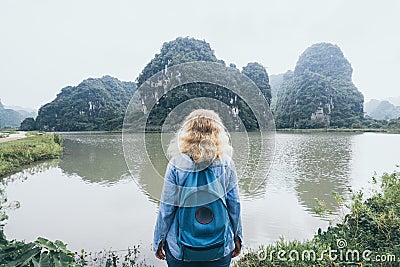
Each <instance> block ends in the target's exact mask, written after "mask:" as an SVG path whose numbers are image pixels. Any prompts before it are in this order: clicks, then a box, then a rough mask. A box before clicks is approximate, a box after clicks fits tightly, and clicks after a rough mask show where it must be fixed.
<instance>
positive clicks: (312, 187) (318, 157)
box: [293, 133, 354, 211]
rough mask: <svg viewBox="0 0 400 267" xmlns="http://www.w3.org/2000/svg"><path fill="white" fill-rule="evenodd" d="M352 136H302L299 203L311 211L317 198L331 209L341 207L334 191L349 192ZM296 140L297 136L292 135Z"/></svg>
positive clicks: (299, 140)
mask: <svg viewBox="0 0 400 267" xmlns="http://www.w3.org/2000/svg"><path fill="white" fill-rule="evenodd" d="M352 136H354V135H352V134H343V133H327V134H302V135H298V136H297V138H294V141H296V153H295V155H296V158H295V165H294V171H295V173H296V174H297V179H296V186H295V188H296V191H297V194H298V196H299V199H300V202H301V203H302V204H303V205H304V206H305V207H307V209H309V210H311V209H312V208H313V207H315V206H316V201H315V199H319V200H322V201H323V202H324V203H325V204H326V207H327V208H328V209H329V210H333V211H335V210H337V209H338V208H339V206H338V203H337V201H336V199H335V198H334V196H333V192H336V193H338V194H339V195H340V196H343V194H344V193H345V192H346V191H345V189H346V188H347V187H348V186H349V183H350V173H351V164H350V161H351V156H352V153H351V138H352ZM293 137H294V136H293Z"/></svg>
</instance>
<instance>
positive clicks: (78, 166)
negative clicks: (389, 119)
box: [59, 132, 353, 210]
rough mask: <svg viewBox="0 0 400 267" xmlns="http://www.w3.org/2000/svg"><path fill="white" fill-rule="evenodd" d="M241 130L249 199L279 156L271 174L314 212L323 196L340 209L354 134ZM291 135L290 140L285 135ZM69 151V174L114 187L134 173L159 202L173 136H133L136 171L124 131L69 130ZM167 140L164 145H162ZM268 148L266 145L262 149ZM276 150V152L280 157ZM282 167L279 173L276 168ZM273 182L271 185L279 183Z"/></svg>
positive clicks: (243, 187)
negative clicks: (125, 146) (125, 150)
mask: <svg viewBox="0 0 400 267" xmlns="http://www.w3.org/2000/svg"><path fill="white" fill-rule="evenodd" d="M279 135H280V138H279V139H278V143H277V144H276V147H277V150H276V151H275V150H274V148H275V138H274V135H268V133H267V134H264V135H263V136H261V135H260V134H259V133H257V132H250V133H246V132H235V133H232V136H231V140H232V145H233V148H234V161H235V163H236V167H237V173H238V177H239V188H240V192H241V195H242V197H243V198H244V199H255V198H260V197H263V196H264V194H265V192H266V187H267V186H268V179H267V178H268V177H267V174H268V172H269V170H270V165H271V163H272V160H273V158H274V156H275V157H276V162H275V163H276V165H275V166H274V169H275V171H273V173H272V174H271V175H270V176H274V178H273V179H274V180H276V181H279V180H281V183H286V184H287V183H289V184H290V183H291V182H292V181H293V182H294V184H292V185H289V187H291V188H292V189H294V190H295V191H296V194H297V195H298V198H299V201H300V203H301V204H302V205H303V206H305V207H306V209H308V210H312V208H313V207H315V205H316V201H315V199H316V198H317V199H320V200H323V201H324V202H325V203H326V205H327V208H329V209H333V210H335V209H337V208H338V204H337V202H336V200H335V199H334V197H333V195H332V193H333V192H337V193H339V194H340V195H343V194H344V192H345V188H346V187H347V186H348V184H349V177H350V172H351V170H350V160H351V149H352V146H351V138H352V136H353V135H350V134H336V133H325V134H320V133H316V134H279ZM286 135H287V136H288V138H285V136H286ZM63 136H64V155H63V158H62V160H61V161H60V163H59V167H60V168H61V169H62V170H63V171H64V172H65V173H67V174H69V175H73V174H76V175H79V176H80V177H82V179H84V180H85V181H87V182H90V183H102V184H104V185H111V184H113V183H116V182H118V181H120V180H121V179H126V178H128V177H130V175H132V176H133V177H134V178H135V181H136V182H137V183H138V185H139V187H140V189H141V191H142V192H143V193H144V194H145V195H146V196H147V197H148V199H149V200H150V201H151V202H155V203H158V201H159V197H160V196H161V191H162V186H163V176H164V172H165V168H166V165H167V163H168V160H167V158H166V157H165V155H164V150H165V149H166V148H167V146H168V143H169V141H170V139H171V138H172V136H173V134H172V133H171V134H163V135H161V134H157V133H148V134H146V137H145V145H143V144H141V143H140V140H142V139H141V137H140V134H129V135H127V136H126V138H127V139H128V141H127V144H128V145H129V146H131V147H130V151H134V153H131V154H129V155H127V157H129V159H128V160H129V161H130V162H134V164H131V165H132V166H131V170H130V174H129V171H128V168H127V166H126V163H125V159H124V154H123V149H122V140H121V134H82V133H79V134H65V135H63ZM160 144H161V145H160ZM262 147H263V148H264V149H261V148H262ZM275 152H276V155H275ZM278 169H279V170H280V171H279V172H276V170H278ZM276 181H272V184H271V182H270V183H269V186H275V185H273V183H277V182H276Z"/></svg>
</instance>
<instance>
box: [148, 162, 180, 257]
mask: <svg viewBox="0 0 400 267" xmlns="http://www.w3.org/2000/svg"><path fill="white" fill-rule="evenodd" d="M175 172H176V170H175V169H174V167H173V166H172V165H170V164H168V166H167V170H166V172H165V179H164V187H163V192H162V196H161V201H160V207H159V210H158V215H157V221H156V226H155V228H154V239H153V250H154V251H157V248H158V245H159V244H160V242H163V243H164V242H165V238H166V236H167V233H168V231H169V228H170V227H171V224H172V222H173V220H174V216H175V212H176V208H177V207H176V206H175V205H173V204H171V202H170V201H168V199H171V197H170V196H173V195H176V194H177V192H171V190H172V191H174V190H175V191H177V190H176V186H175V184H176V179H175V178H176V173H175Z"/></svg>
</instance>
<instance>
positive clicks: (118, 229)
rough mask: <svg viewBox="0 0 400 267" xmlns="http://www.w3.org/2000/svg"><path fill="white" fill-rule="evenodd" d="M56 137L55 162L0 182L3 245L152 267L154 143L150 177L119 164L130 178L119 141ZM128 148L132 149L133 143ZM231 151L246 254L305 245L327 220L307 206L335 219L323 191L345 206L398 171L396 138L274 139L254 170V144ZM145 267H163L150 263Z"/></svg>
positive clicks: (144, 165) (137, 165)
mask: <svg viewBox="0 0 400 267" xmlns="http://www.w3.org/2000/svg"><path fill="white" fill-rule="evenodd" d="M63 137H64V155H63V157H62V159H60V160H52V161H46V162H43V163H40V164H37V165H35V166H34V167H32V168H29V169H26V170H25V171H22V172H20V173H17V174H15V175H12V176H10V177H7V178H5V179H4V181H3V182H4V183H6V193H7V196H8V199H9V200H11V201H12V200H18V201H19V202H20V204H21V206H20V208H18V209H15V210H12V211H10V212H9V221H8V224H7V225H6V227H5V233H6V235H7V237H8V238H9V239H14V238H15V239H24V240H27V241H32V240H34V239H36V238H37V237H38V236H43V237H46V238H49V239H52V240H55V239H60V240H63V241H64V242H66V243H67V244H68V247H69V248H70V249H72V250H80V249H81V248H85V249H86V250H89V251H97V250H102V249H104V248H106V249H109V248H112V249H115V250H119V249H126V248H127V247H128V246H133V245H136V244H141V246H142V253H143V254H144V255H146V256H148V257H149V258H151V259H152V258H153V256H152V255H153V254H152V252H151V251H150V244H151V242H152V234H153V227H154V223H155V219H156V214H157V208H158V200H157V197H158V196H159V194H160V192H161V187H162V180H161V179H159V178H158V177H157V175H156V174H157V172H158V173H160V174H161V175H162V174H163V171H164V168H165V164H166V162H167V160H166V159H165V157H164V156H163V154H162V149H161V148H160V145H159V143H158V140H159V139H157V137H158V136H157V135H155V134H153V135H148V136H146V142H147V149H148V151H150V154H151V155H150V157H151V159H152V163H153V165H154V168H153V167H152V165H151V164H149V162H147V161H146V160H145V159H144V157H143V155H144V154H143V151H140V149H139V148H138V150H137V153H132V155H130V158H129V160H130V162H131V163H133V165H131V166H130V167H131V168H130V169H131V173H130V172H129V170H128V168H127V166H126V163H125V160H124V154H123V149H122V145H121V140H122V138H121V135H120V134H99V133H96V134H90V133H68V134H63ZM130 138H131V140H132V141H133V143H134V141H135V140H136V139H135V138H137V137H135V135H132V136H131V137H130ZM166 139H168V138H166ZM246 140H249V141H248V142H247V141H246ZM232 142H233V145H234V148H235V151H236V154H235V162H236V165H237V168H238V174H239V178H240V181H239V183H240V191H241V197H242V204H243V215H242V219H243V232H244V236H245V240H244V241H245V243H246V244H247V246H249V247H257V245H259V244H265V243H269V242H273V241H274V240H277V239H278V238H279V237H281V236H283V237H285V239H288V240H290V239H299V240H303V239H307V238H310V237H312V235H313V234H314V233H315V232H316V231H317V229H318V228H319V227H321V228H326V227H327V226H328V224H329V222H328V221H329V219H332V218H321V217H319V216H317V215H315V214H314V213H313V211H312V208H313V207H314V206H315V198H318V199H321V200H323V201H325V203H326V204H327V206H328V207H329V208H330V209H331V210H332V211H333V212H334V214H340V210H341V209H340V207H338V205H337V204H336V203H335V200H334V198H333V197H332V192H333V191H335V192H338V193H339V194H341V195H342V196H347V195H348V193H347V188H353V189H360V188H363V187H364V188H369V187H371V185H370V184H369V181H370V180H371V177H372V176H373V175H374V172H376V173H378V174H381V173H383V172H391V171H393V170H395V169H396V164H399V163H400V160H399V157H398V151H399V149H400V135H390V134H377V133H362V134H350V133H310V134H294V133H277V134H276V135H275V136H274V137H273V136H272V137H271V138H270V137H268V136H267V137H266V139H265V142H264V144H265V146H266V147H267V148H270V150H267V151H266V152H265V153H266V154H262V157H263V159H264V160H259V159H258V158H257V157H256V156H254V155H257V154H259V152H260V151H259V143H260V139H259V137H258V136H257V135H254V134H249V135H248V136H247V135H246V134H243V133H240V134H234V135H233V136H232ZM164 143H165V142H164ZM133 151H136V150H135V149H133ZM274 151H275V153H273V152H274ZM272 156H274V161H273V162H272V161H271V159H272ZM271 163H272V164H271ZM266 174H268V175H266ZM131 175H132V176H133V178H132V176H131ZM263 175H264V176H263ZM265 175H266V176H265ZM334 217H335V216H334ZM334 217H333V218H334ZM336 217H337V216H336ZM150 263H153V264H156V265H161V266H162V265H163V264H162V263H160V262H159V261H156V260H150Z"/></svg>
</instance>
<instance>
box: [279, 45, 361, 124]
mask: <svg viewBox="0 0 400 267" xmlns="http://www.w3.org/2000/svg"><path fill="white" fill-rule="evenodd" d="M352 72H353V69H352V67H351V65H350V63H349V61H348V60H347V59H346V58H345V57H344V55H343V53H342V51H341V50H340V48H339V47H338V46H337V45H333V44H330V43H318V44H314V45H312V46H311V47H309V48H307V49H306V50H305V51H304V52H303V53H302V55H301V56H300V57H299V60H298V61H297V64H296V67H295V70H294V72H293V75H292V77H287V79H285V80H284V82H283V83H282V84H281V87H280V89H279V92H278V97H277V104H276V108H275V120H276V124H277V127H278V128H320V127H351V126H352V125H353V124H356V123H359V122H360V120H362V119H363V116H364V114H363V103H364V97H363V95H362V94H361V92H359V91H358V90H357V88H356V87H355V85H354V84H353V82H352ZM289 76H290V75H289Z"/></svg>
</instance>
